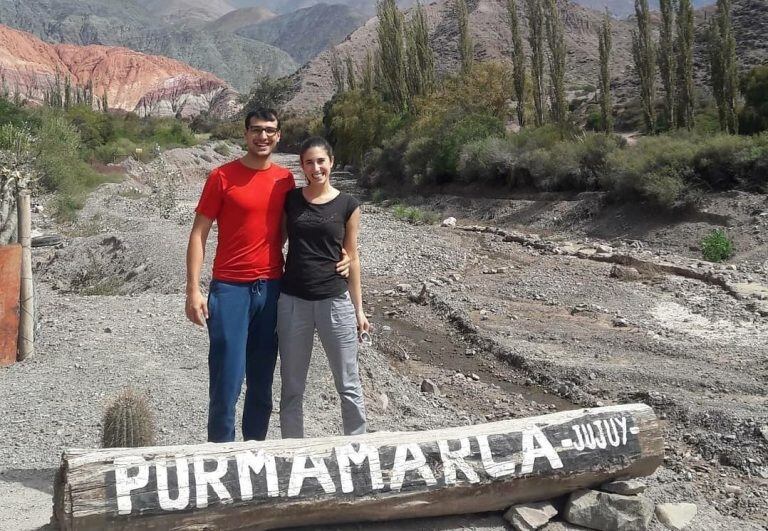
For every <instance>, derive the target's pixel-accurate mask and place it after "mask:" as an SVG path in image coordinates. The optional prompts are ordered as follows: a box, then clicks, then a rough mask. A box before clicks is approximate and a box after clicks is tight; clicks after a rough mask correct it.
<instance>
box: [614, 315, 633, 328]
mask: <svg viewBox="0 0 768 531" xmlns="http://www.w3.org/2000/svg"><path fill="white" fill-rule="evenodd" d="M612 324H613V326H615V327H616V328H626V327H628V326H629V321H627V320H626V319H624V318H623V317H616V318H614V319H613V321H612Z"/></svg>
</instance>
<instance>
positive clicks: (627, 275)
mask: <svg viewBox="0 0 768 531" xmlns="http://www.w3.org/2000/svg"><path fill="white" fill-rule="evenodd" d="M610 276H611V278H618V279H619V280H639V279H640V272H639V271H638V270H637V269H635V268H634V267H625V266H620V265H618V264H614V266H613V267H612V268H611V274H610Z"/></svg>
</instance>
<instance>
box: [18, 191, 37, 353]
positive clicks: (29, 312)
mask: <svg viewBox="0 0 768 531" xmlns="http://www.w3.org/2000/svg"><path fill="white" fill-rule="evenodd" d="M17 207H18V210H19V212H18V214H19V227H18V229H19V243H20V244H21V295H20V303H19V307H20V314H19V357H18V359H19V361H23V360H25V359H27V358H29V357H32V356H33V355H34V354H35V291H34V290H35V287H34V284H33V282H34V279H33V278H32V245H31V234H32V205H31V194H30V192H29V190H20V191H19V195H18V202H17Z"/></svg>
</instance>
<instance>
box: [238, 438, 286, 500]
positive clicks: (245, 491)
mask: <svg viewBox="0 0 768 531" xmlns="http://www.w3.org/2000/svg"><path fill="white" fill-rule="evenodd" d="M235 459H236V460H237V477H238V479H239V480H240V498H241V499H242V500H243V501H249V500H252V499H253V482H252V481H251V474H254V475H257V476H258V475H259V474H260V473H261V472H262V471H264V478H265V480H266V483H267V496H269V497H270V498H274V497H276V496H279V495H280V490H279V486H278V482H277V466H276V464H275V456H273V455H270V454H268V453H266V452H264V450H258V451H256V452H255V453H254V452H252V451H250V450H249V451H247V452H240V453H239V454H237V455H236V456H235Z"/></svg>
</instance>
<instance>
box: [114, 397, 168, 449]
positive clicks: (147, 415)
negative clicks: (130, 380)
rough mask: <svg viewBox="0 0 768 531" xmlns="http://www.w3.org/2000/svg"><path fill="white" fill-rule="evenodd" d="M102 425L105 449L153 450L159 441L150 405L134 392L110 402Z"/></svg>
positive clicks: (144, 398) (145, 399) (145, 398)
mask: <svg viewBox="0 0 768 531" xmlns="http://www.w3.org/2000/svg"><path fill="white" fill-rule="evenodd" d="M101 424H102V430H103V431H102V434H101V445H102V447H104V448H135V447H138V446H151V445H152V444H153V443H154V440H155V420H154V416H153V415H152V411H151V410H150V408H149V401H148V400H147V397H146V396H145V395H143V394H139V393H137V392H135V391H134V390H133V389H130V388H127V389H124V390H122V391H121V392H120V393H119V394H118V395H117V396H116V397H115V398H114V399H113V400H112V401H111V402H110V404H109V406H107V410H106V411H105V412H104V419H103V420H102V423H101Z"/></svg>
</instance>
